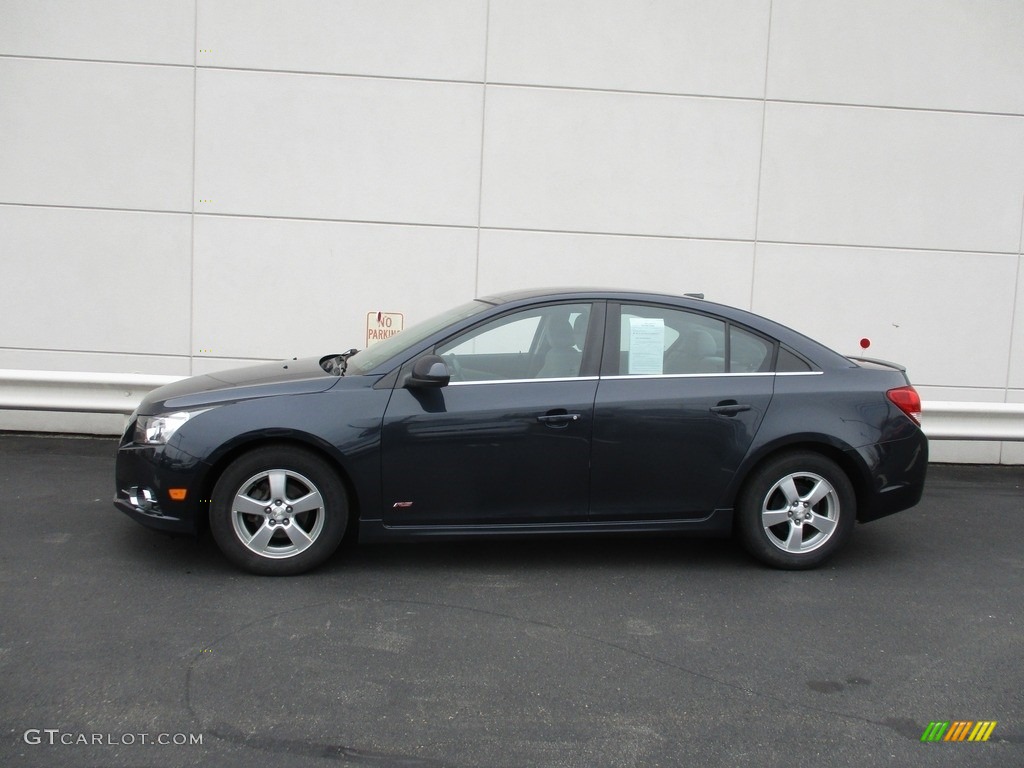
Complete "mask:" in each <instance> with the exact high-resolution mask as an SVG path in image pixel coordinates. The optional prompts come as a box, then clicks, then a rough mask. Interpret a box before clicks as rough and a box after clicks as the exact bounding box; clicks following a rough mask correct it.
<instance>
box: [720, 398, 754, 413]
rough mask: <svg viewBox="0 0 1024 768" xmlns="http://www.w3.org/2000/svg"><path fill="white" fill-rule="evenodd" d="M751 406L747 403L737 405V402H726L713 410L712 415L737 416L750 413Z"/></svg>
mask: <svg viewBox="0 0 1024 768" xmlns="http://www.w3.org/2000/svg"><path fill="white" fill-rule="evenodd" d="M749 410H750V406H749V405H747V404H746V403H737V402H736V401H735V400H726V401H723V402H721V403H719V404H718V405H716V406H713V407H712V408H711V412H712V413H717V414H720V415H722V416H735V415H736V414H737V413H743V411H749Z"/></svg>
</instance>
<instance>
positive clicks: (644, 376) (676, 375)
mask: <svg viewBox="0 0 1024 768" xmlns="http://www.w3.org/2000/svg"><path fill="white" fill-rule="evenodd" d="M776 375H778V374H775V373H771V372H764V373H635V374H633V375H632V376H630V375H629V374H617V375H615V376H604V377H603V378H604V379H608V380H614V381H629V380H631V379H725V378H730V379H732V378H739V377H742V378H752V377H757V376H776Z"/></svg>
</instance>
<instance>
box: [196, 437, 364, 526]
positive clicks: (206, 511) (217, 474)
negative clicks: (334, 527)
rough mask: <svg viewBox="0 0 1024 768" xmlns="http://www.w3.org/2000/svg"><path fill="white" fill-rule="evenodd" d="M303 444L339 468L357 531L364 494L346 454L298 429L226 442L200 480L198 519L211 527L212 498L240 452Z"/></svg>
mask: <svg viewBox="0 0 1024 768" xmlns="http://www.w3.org/2000/svg"><path fill="white" fill-rule="evenodd" d="M289 447H291V448H302V449H304V450H306V451H309V452H310V453H313V454H315V455H317V456H319V457H320V458H321V459H323V460H324V461H326V462H327V463H328V464H329V465H330V466H331V467H332V468H333V469H334V471H335V473H336V474H337V476H338V479H339V480H340V481H341V485H342V487H343V488H344V489H345V496H346V497H347V500H348V515H349V519H348V526H347V528H348V531H347V532H346V535H347V534H348V532H351V531H354V530H355V529H356V527H357V525H358V522H359V515H360V497H359V493H358V491H357V490H356V485H355V483H354V481H353V480H352V476H351V474H350V473H349V471H348V469H347V467H346V466H345V461H344V457H343V456H341V455H340V454H339V453H338V451H337V449H335V448H334V446H331V445H329V444H328V443H325V442H324V441H323V440H320V439H318V438H316V437H315V436H314V435H309V434H306V433H297V432H284V431H282V432H280V433H274V434H267V433H265V432H261V433H256V434H250V435H242V436H240V437H239V438H238V439H236V440H233V441H231V442H230V443H228V444H226V445H224V446H222V447H221V448H220V449H218V451H216V453H215V454H214V455H213V456H212V457H211V461H210V466H209V469H207V470H206V472H205V473H204V474H203V477H202V479H201V480H200V484H199V490H200V493H201V496H200V499H201V508H200V510H199V512H200V514H199V515H198V518H197V521H198V523H199V524H200V525H202V526H205V527H209V524H210V501H211V499H212V498H213V489H214V487H215V486H216V485H217V481H218V480H220V478H221V476H222V475H223V474H224V472H225V470H226V469H227V468H228V467H229V466H230V465H231V464H232V463H233V462H234V461H235V460H236V459H238V458H239V457H240V456H242V455H244V454H246V453H249V452H250V451H255V450H258V449H260V448H289Z"/></svg>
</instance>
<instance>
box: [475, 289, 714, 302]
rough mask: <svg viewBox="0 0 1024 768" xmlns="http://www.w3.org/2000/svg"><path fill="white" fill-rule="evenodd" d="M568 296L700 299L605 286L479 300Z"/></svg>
mask: <svg viewBox="0 0 1024 768" xmlns="http://www.w3.org/2000/svg"><path fill="white" fill-rule="evenodd" d="M568 296H587V297H589V298H595V299H612V298H630V297H641V296H643V297H645V298H647V299H650V298H652V297H654V298H657V297H660V298H664V299H668V300H672V301H675V300H677V299H682V298H690V299H696V298H700V297H699V295H697V294H682V295H675V294H669V293H663V292H660V291H642V290H636V289H623V288H610V287H607V286H571V287H570V286H565V287H555V288H527V289H523V290H517V291H503V292H501V293H494V294H490V295H488V296H481V297H480V300H481V301H486V302H489V303H491V304H507V303H508V302H512V301H522V300H524V299H542V298H549V297H550V298H565V297H568Z"/></svg>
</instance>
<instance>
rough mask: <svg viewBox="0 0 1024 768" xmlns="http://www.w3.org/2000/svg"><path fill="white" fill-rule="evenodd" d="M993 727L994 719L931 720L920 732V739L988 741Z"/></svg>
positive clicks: (994, 724) (994, 726)
mask: <svg viewBox="0 0 1024 768" xmlns="http://www.w3.org/2000/svg"><path fill="white" fill-rule="evenodd" d="M995 728H996V721H995V720H978V721H977V722H974V721H973V720H954V721H953V722H950V721H949V720H943V721H935V720H933V721H932V722H930V723H928V727H927V728H925V729H924V733H922V734H921V741H988V737H989V736H991V735H992V731H994V730H995Z"/></svg>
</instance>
